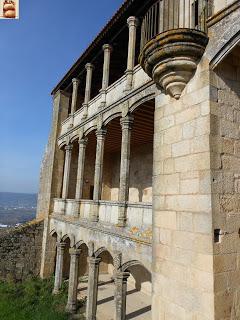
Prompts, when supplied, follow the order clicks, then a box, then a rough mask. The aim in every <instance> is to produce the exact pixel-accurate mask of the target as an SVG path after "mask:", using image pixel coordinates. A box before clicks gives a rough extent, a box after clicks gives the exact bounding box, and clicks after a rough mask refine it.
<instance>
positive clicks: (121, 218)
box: [117, 205, 127, 228]
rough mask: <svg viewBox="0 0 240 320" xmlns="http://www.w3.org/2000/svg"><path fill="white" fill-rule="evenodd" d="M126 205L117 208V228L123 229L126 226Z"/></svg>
mask: <svg viewBox="0 0 240 320" xmlns="http://www.w3.org/2000/svg"><path fill="white" fill-rule="evenodd" d="M126 210H127V208H126V205H122V206H119V208H118V223H117V227H119V228H124V227H126V225H127V218H126Z"/></svg>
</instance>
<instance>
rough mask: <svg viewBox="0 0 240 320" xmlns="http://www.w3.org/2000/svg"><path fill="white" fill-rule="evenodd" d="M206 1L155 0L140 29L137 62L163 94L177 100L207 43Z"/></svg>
mask: <svg viewBox="0 0 240 320" xmlns="http://www.w3.org/2000/svg"><path fill="white" fill-rule="evenodd" d="M207 16H208V1H207V0H158V1H157V2H156V3H155V4H154V5H153V6H152V7H151V8H150V9H149V10H148V12H147V13H146V15H145V17H144V19H143V22H142V29H141V53H140V57H139V62H140V64H141V66H142V68H143V69H144V70H145V72H146V73H147V74H148V75H149V76H150V77H151V78H152V79H153V80H154V82H155V83H156V84H157V86H158V87H159V88H160V89H161V90H162V91H164V92H165V93H166V94H169V95H171V96H172V97H174V98H175V99H179V98H180V96H181V93H182V91H183V90H184V88H185V87H186V85H187V83H188V82H189V80H190V79H191V78H192V76H193V75H194V72H195V71H196V68H197V64H198V62H199V61H200V59H201V57H202V56H203V53H204V51H205V48H206V45H207V43H208V37H207V33H206V19H207Z"/></svg>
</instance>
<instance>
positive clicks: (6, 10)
mask: <svg viewBox="0 0 240 320" xmlns="http://www.w3.org/2000/svg"><path fill="white" fill-rule="evenodd" d="M3 16H4V18H12V19H14V18H16V4H15V1H13V0H5V1H4V3H3Z"/></svg>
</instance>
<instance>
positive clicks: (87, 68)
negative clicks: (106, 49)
mask: <svg viewBox="0 0 240 320" xmlns="http://www.w3.org/2000/svg"><path fill="white" fill-rule="evenodd" d="M85 69H86V70H87V71H88V70H93V69H94V65H93V64H92V63H90V62H89V63H87V64H86V65H85Z"/></svg>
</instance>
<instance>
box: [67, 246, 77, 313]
mask: <svg viewBox="0 0 240 320" xmlns="http://www.w3.org/2000/svg"><path fill="white" fill-rule="evenodd" d="M80 252H81V250H79V249H75V248H71V249H70V250H69V254H70V257H71V260H70V270H69V284H68V302H67V306H66V311H67V312H70V313H74V312H76V311H77V287H78V265H79V264H78V262H79V255H80Z"/></svg>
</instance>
